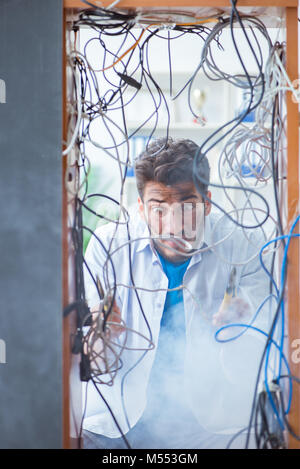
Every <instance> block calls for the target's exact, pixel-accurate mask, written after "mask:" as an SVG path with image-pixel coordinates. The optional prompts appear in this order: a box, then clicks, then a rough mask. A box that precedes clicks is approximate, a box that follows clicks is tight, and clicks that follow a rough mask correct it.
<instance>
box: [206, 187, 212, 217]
mask: <svg viewBox="0 0 300 469" xmlns="http://www.w3.org/2000/svg"><path fill="white" fill-rule="evenodd" d="M206 195H207V197H208V198H209V199H211V192H210V191H207V193H206ZM210 211H211V202H210V201H209V200H206V199H205V201H204V214H205V215H209V214H210Z"/></svg>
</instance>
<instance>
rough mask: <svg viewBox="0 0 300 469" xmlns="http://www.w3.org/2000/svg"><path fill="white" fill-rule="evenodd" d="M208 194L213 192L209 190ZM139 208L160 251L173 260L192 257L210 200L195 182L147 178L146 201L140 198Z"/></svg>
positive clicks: (202, 228)
mask: <svg viewBox="0 0 300 469" xmlns="http://www.w3.org/2000/svg"><path fill="white" fill-rule="evenodd" d="M207 196H208V197H209V198H210V197H211V194H210V192H209V191H208V192H207ZM138 203H139V210H140V213H141V215H142V217H143V218H144V220H145V221H146V223H147V224H148V227H149V229H150V233H151V236H152V238H153V244H154V246H155V248H156V250H157V251H159V253H160V254H161V255H162V256H163V257H164V258H165V259H167V260H169V261H170V262H173V263H175V264H176V263H182V262H184V261H185V260H186V259H188V258H189V256H187V253H188V252H189V251H191V249H197V248H199V247H200V246H201V244H202V242H203V236H204V217H205V215H208V214H209V212H210V210H211V204H210V203H209V202H208V201H204V200H203V198H202V196H201V195H200V194H199V193H198V192H197V190H196V188H195V186H194V184H193V183H192V182H186V183H181V184H176V185H173V186H166V185H164V184H161V183H157V182H147V184H146V185H145V189H144V201H143V202H142V201H141V199H140V198H139V199H138Z"/></svg>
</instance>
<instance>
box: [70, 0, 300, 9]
mask: <svg viewBox="0 0 300 469" xmlns="http://www.w3.org/2000/svg"><path fill="white" fill-rule="evenodd" d="M90 1H91V3H95V4H96V3H97V1H96V0H90ZM111 3H112V0H103V1H101V2H98V4H99V6H101V7H105V6H108V5H110V4H111ZM230 6H231V2H230V0H184V1H183V0H163V2H161V1H159V0H120V2H119V3H118V5H117V6H116V8H138V7H149V8H153V7H160V8H163V7H176V8H179V7H181V8H184V7H195V8H198V7H211V8H214V7H230ZM237 6H238V8H240V7H257V6H259V7H271V6H272V7H295V8H296V7H297V6H298V0H239V1H238V5H237ZM64 7H65V8H89V7H88V5H87V4H85V3H84V2H82V1H81V0H64Z"/></svg>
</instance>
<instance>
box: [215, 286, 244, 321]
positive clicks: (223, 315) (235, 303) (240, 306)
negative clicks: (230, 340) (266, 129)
mask: <svg viewBox="0 0 300 469" xmlns="http://www.w3.org/2000/svg"><path fill="white" fill-rule="evenodd" d="M250 317H251V309H250V306H249V304H248V303H247V302H246V301H245V300H244V299H243V298H239V297H238V296H235V297H232V296H230V295H228V294H227V293H226V294H225V296H224V299H223V301H222V304H221V306H220V308H219V311H218V312H217V313H216V314H214V315H213V319H212V323H213V325H214V326H216V327H222V326H225V325H226V324H230V323H247V322H248V320H249V319H250Z"/></svg>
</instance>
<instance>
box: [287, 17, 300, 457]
mask: <svg viewBox="0 0 300 469" xmlns="http://www.w3.org/2000/svg"><path fill="white" fill-rule="evenodd" d="M286 47H287V57H286V69H287V73H288V76H289V77H290V79H291V81H293V80H295V79H298V11H297V8H287V9H286ZM286 99H287V204H288V229H289V228H290V227H291V224H292V223H293V221H294V220H295V218H296V216H297V215H298V214H299V127H298V122H299V110H298V104H297V103H294V102H293V100H292V93H291V92H290V91H289V92H288V93H287V97H286ZM298 226H299V225H298ZM297 232H299V229H298V227H297V230H295V233H297ZM287 310H288V333H289V364H290V368H291V373H292V374H293V375H295V376H297V377H299V376H300V363H295V360H293V352H294V351H295V348H294V344H295V342H294V341H295V340H296V339H299V338H300V314H299V313H300V291H299V238H294V239H292V240H291V244H290V248H289V253H288V272H287ZM289 421H290V424H291V426H292V428H293V430H294V432H295V433H296V434H298V435H299V434H300V386H299V385H298V384H297V383H296V382H294V383H293V399H292V406H291V411H290V414H289ZM289 448H291V449H296V448H300V442H299V441H297V440H296V439H295V438H293V437H292V436H291V435H289Z"/></svg>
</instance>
